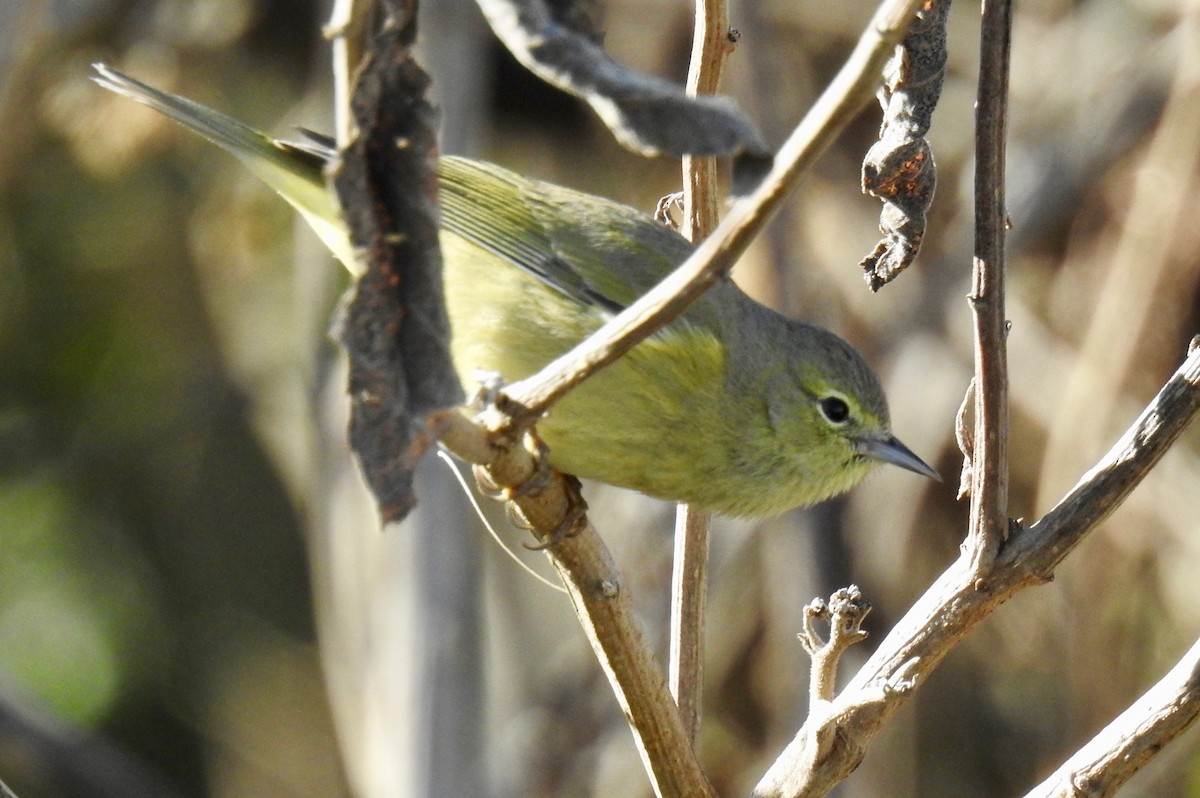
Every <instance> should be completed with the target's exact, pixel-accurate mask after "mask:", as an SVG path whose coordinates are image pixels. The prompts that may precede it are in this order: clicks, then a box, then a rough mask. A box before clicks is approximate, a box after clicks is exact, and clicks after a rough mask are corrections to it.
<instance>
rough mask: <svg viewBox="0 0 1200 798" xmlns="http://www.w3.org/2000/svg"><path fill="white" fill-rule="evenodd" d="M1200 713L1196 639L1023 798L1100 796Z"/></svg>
mask: <svg viewBox="0 0 1200 798" xmlns="http://www.w3.org/2000/svg"><path fill="white" fill-rule="evenodd" d="M1197 715H1200V640H1197V641H1196V642H1195V643H1194V644H1192V647H1191V649H1190V650H1188V652H1187V654H1185V655H1184V656H1183V658H1182V659H1180V660H1179V662H1178V663H1177V664H1176V665H1175V667H1174V668H1172V669H1171V670H1170V672H1168V673H1167V675H1166V676H1164V677H1163V678H1162V679H1161V680H1159V682H1158V684H1156V685H1154V686H1153V687H1152V688H1150V689H1149V690H1148V691H1146V693H1145V694H1144V695H1143V696H1142V697H1141V698H1140V699H1138V701H1137V702H1136V703H1134V704H1133V705H1132V706H1130V707H1129V709H1127V710H1125V711H1124V712H1122V713H1121V714H1120V715H1119V716H1118V717H1117V718H1116V719H1115V720H1114V721H1113V722H1112V723H1110V724H1108V726H1106V727H1105V728H1104V729H1103V730H1101V732H1100V733H1099V734H1097V735H1096V736H1095V737H1093V738H1092V739H1091V741H1090V742H1088V744H1087V745H1085V746H1084V747H1083V748H1081V749H1079V751H1078V752H1076V753H1075V755H1074V756H1072V757H1071V758H1070V759H1068V760H1067V761H1066V762H1064V763H1063V765H1062V767H1060V768H1059V769H1058V770H1056V771H1054V773H1053V774H1051V776H1050V777H1049V778H1048V779H1046V780H1045V781H1043V782H1042V783H1041V784H1039V785H1038V786H1037V787H1034V788H1033V789H1032V790H1030V791H1029V792H1028V793H1027V794H1026V796H1025V798H1060V797H1061V798H1073V796H1078V795H1086V796H1088V798H1104V797H1105V796H1109V795H1112V794H1114V793H1115V792H1116V791H1117V788H1118V787H1120V786H1121V785H1122V784H1124V783H1125V782H1126V781H1127V780H1128V779H1129V777H1130V776H1132V775H1133V774H1134V773H1136V772H1137V771H1138V770H1139V769H1140V768H1141V767H1142V766H1143V765H1145V764H1146V762H1147V761H1148V760H1149V759H1150V758H1151V757H1152V756H1154V755H1155V754H1156V753H1158V752H1159V751H1160V750H1162V748H1163V746H1165V745H1166V744H1167V743H1169V742H1170V741H1171V740H1173V739H1175V738H1176V737H1178V736H1179V735H1180V734H1182V733H1183V732H1185V731H1186V730H1187V729H1188V727H1189V726H1191V725H1192V723H1193V722H1195V720H1196V716H1197Z"/></svg>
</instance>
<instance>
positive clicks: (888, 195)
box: [860, 0, 950, 291]
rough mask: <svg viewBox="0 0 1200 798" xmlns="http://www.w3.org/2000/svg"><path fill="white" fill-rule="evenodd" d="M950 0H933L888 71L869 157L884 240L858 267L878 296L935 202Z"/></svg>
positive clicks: (865, 169)
mask: <svg viewBox="0 0 1200 798" xmlns="http://www.w3.org/2000/svg"><path fill="white" fill-rule="evenodd" d="M949 9H950V0H927V2H926V3H925V5H924V7H923V8H922V9H921V12H920V14H919V15H918V18H917V21H916V22H914V23H913V25H912V27H911V28H909V31H908V35H907V36H905V37H904V41H903V42H901V43H900V44H899V45H898V46H897V47H896V54H895V55H894V56H893V57H892V59H891V60H890V61H889V62H888V65H887V67H886V68H885V70H884V82H883V87H882V88H881V89H880V91H879V103H880V105H882V106H883V123H882V125H881V127H880V130H879V141H878V142H876V143H875V144H874V145H873V146H872V147H871V149H870V150H869V151H868V152H867V155H866V158H864V159H863V166H862V186H863V191H865V192H866V193H868V194H870V195H871V196H873V197H878V198H879V199H881V200H883V203H884V206H883V210H882V211H881V212H880V216H879V232H881V233H883V238H882V239H881V240H880V242H879V243H878V244H877V245H876V246H875V249H874V251H872V252H871V254H870V255H868V256H867V257H866V258H864V259H863V261H862V263H861V264H860V265H861V266H862V268H863V271H864V272H865V275H864V276H865V277H866V280H867V285H869V286H870V287H871V290H872V291H878V290H879V289H880V288H881V287H883V286H884V285H885V284H886V283H888V282H890V281H891V280H892V279H894V278H895V277H896V276H897V275H898V274H900V272H902V271H903V270H904V269H906V268H907V267H908V266H909V264H911V263H912V262H913V260H914V259H915V258H916V257H917V253H918V252H920V250H921V241H922V240H923V239H924V237H925V214H926V212H927V211H928V210H929V206H930V204H931V203H932V202H933V192H934V189H935V188H936V186H937V168H936V166H935V165H934V161H933V151H932V150H931V149H930V148H929V143H928V142H927V141H926V140H925V133H926V132H928V130H929V122H930V118H931V117H932V115H933V111H934V109H935V108H937V103H938V99H939V98H940V97H941V93H942V81H943V78H944V77H945V74H946V14H947V12H948V11H949Z"/></svg>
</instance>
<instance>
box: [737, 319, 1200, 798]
mask: <svg viewBox="0 0 1200 798" xmlns="http://www.w3.org/2000/svg"><path fill="white" fill-rule="evenodd" d="M1198 410H1200V344H1197V342H1195V341H1194V342H1193V345H1192V347H1191V348H1190V349H1189V352H1188V356H1187V358H1186V359H1185V360H1184V362H1183V364H1182V365H1181V366H1180V367H1179V369H1178V370H1177V371H1176V372H1175V374H1174V375H1173V376H1172V377H1171V379H1170V380H1169V381H1168V382H1167V383H1166V385H1164V386H1163V388H1162V390H1161V391H1159V393H1158V395H1157V396H1156V397H1155V398H1154V400H1153V401H1152V402H1151V403H1150V404H1149V405H1148V406H1147V407H1146V409H1145V410H1144V411H1143V412H1142V414H1141V415H1140V416H1139V417H1138V419H1137V420H1136V421H1135V422H1134V424H1133V425H1132V426H1131V427H1130V428H1129V430H1128V431H1127V432H1126V433H1125V435H1124V436H1122V437H1121V439H1120V440H1119V441H1118V442H1117V443H1116V445H1115V446H1114V447H1113V448H1112V450H1111V451H1109V453H1108V454H1107V455H1106V456H1105V457H1104V458H1103V459H1102V460H1101V461H1100V462H1099V463H1098V464H1097V465H1096V467H1095V468H1093V469H1092V470H1091V471H1089V472H1088V473H1087V474H1086V475H1084V478H1083V479H1082V480H1081V481H1080V483H1079V484H1078V485H1077V486H1076V487H1075V488H1074V489H1072V490H1071V492H1070V493H1068V494H1067V496H1065V497H1064V498H1063V499H1062V501H1060V502H1059V504H1058V505H1057V506H1056V507H1055V508H1054V509H1052V510H1051V511H1050V512H1049V513H1047V514H1046V515H1045V516H1044V517H1042V518H1041V519H1039V520H1038V521H1037V523H1035V524H1033V525H1032V526H1031V527H1029V528H1027V529H1016V530H1014V532H1013V535H1012V536H1011V537H1010V539H1009V540H1008V541H1007V543H1005V544H1004V545H1003V547H1002V548H1001V550H1000V553H999V556H998V557H997V559H996V562H995V567H994V568H993V569H992V571H991V572H990V573H989V574H988V576H987V578H986V579H982V580H981V579H979V578H978V576H977V574H976V572H975V570H974V567H973V564H972V562H971V557H970V552H964V553H963V556H962V557H960V558H959V559H958V560H957V561H956V562H954V563H953V564H952V565H951V566H950V567H949V568H948V569H947V570H946V571H945V572H944V573H943V574H942V575H941V577H939V578H938V580H937V581H936V582H935V583H934V584H933V585H932V586H931V587H930V588H929V589H928V590H927V591H926V592H925V595H924V596H922V597H921V598H920V600H918V602H917V603H916V604H915V605H914V606H913V608H912V609H911V610H909V611H908V613H907V614H906V615H905V616H904V617H903V618H902V619H901V620H900V622H899V623H898V624H897V625H896V626H895V627H894V628H893V629H892V631H891V633H889V634H888V636H887V637H886V638H885V639H884V641H883V642H882V643H881V644H880V646H879V648H878V649H877V650H876V652H875V653H874V654H873V655H872V656H871V659H870V660H869V661H868V662H867V663H866V664H865V665H864V666H863V667H862V669H861V670H859V672H858V674H856V675H855V677H854V679H853V680H852V681H851V682H850V684H849V685H847V687H846V688H845V690H843V692H842V693H841V695H839V696H838V697H837V698H836V699H835V700H834V701H833V702H832V703H831V704H830V705H829V706H828V707H826V708H823V709H822V711H821V712H819V713H814V715H813V716H811V717H810V718H809V719H808V720H807V721H806V722H805V724H804V726H803V727H802V728H801V730H800V732H799V733H798V734H797V736H796V738H795V740H793V742H792V744H791V745H789V746H788V748H787V749H786V750H785V751H784V752H783V754H782V755H781V756H780V758H779V759H778V760H777V761H776V763H775V764H774V765H773V766H772V768H771V770H770V771H769V773H768V774H767V777H765V778H764V779H763V781H762V782H761V783H760V785H759V788H758V789H757V790H756V792H755V796H759V797H760V798H761V797H765V796H800V795H806V796H807V795H823V794H824V793H825V792H827V791H828V790H829V789H830V788H831V787H832V786H833V785H834V784H836V783H837V782H838V781H840V780H841V779H843V778H845V777H846V776H847V775H848V774H849V773H850V772H851V771H853V770H854V768H855V767H857V766H858V763H859V762H860V761H861V759H862V756H863V755H864V753H865V751H866V747H867V745H868V744H869V743H870V740H871V739H872V738H873V737H874V735H875V733H876V732H877V731H878V730H879V728H880V727H881V725H882V724H883V722H884V721H885V720H886V719H887V718H888V717H889V716H890V715H891V714H892V713H893V712H895V710H896V709H897V708H898V707H899V705H900V704H901V703H902V700H903V698H904V697H905V696H906V695H907V694H908V692H909V690H908V688H909V687H911V686H912V685H913V684H914V683H919V682H920V681H921V680H923V679H924V678H925V677H926V676H928V675H929V674H930V673H931V672H932V671H933V669H934V668H935V667H937V665H938V664H939V663H940V662H941V661H942V659H943V658H944V657H945V656H946V654H948V653H949V652H950V650H951V649H952V648H953V647H954V645H955V643H957V642H958V641H959V640H960V639H962V638H963V637H965V636H966V635H967V634H968V633H969V632H970V631H971V630H973V629H974V628H975V627H976V626H978V625H979V623H980V622H981V621H983V619H984V618H986V617H987V616H988V615H989V614H990V613H991V612H992V611H993V610H995V609H996V608H997V607H998V606H1000V605H1001V604H1002V603H1004V602H1005V601H1006V600H1007V599H1008V598H1009V597H1010V596H1012V595H1013V594H1014V593H1016V592H1017V591H1018V590H1021V589H1022V588H1025V587H1029V586H1031V585H1036V584H1043V583H1044V582H1045V581H1046V580H1048V579H1049V578H1050V576H1051V575H1052V574H1053V570H1054V567H1055V566H1057V564H1058V563H1059V562H1061V561H1062V559H1063V558H1064V557H1065V556H1066V555H1067V554H1068V553H1069V552H1070V551H1071V550H1072V549H1073V548H1074V547H1075V546H1076V545H1077V544H1078V543H1079V542H1080V541H1081V540H1082V539H1083V537H1084V535H1086V534H1087V533H1088V532H1090V531H1091V530H1092V529H1094V528H1095V527H1096V525H1097V524H1099V523H1100V522H1101V521H1103V520H1104V519H1105V518H1107V517H1108V516H1109V514H1110V513H1111V512H1112V511H1113V510H1115V509H1116V508H1117V507H1118V506H1119V505H1120V503H1121V502H1122V501H1123V500H1124V499H1125V498H1126V497H1127V496H1128V495H1129V494H1130V493H1131V492H1132V490H1133V489H1134V488H1135V487H1136V486H1137V485H1138V484H1139V483H1140V482H1141V481H1142V479H1143V478H1145V476H1146V475H1147V474H1148V473H1149V472H1150V470H1151V469H1152V468H1153V467H1154V465H1155V464H1156V463H1157V462H1158V460H1159V459H1160V458H1161V457H1162V455H1163V454H1164V453H1165V452H1166V451H1167V449H1169V448H1170V446H1171V444H1173V443H1174V442H1175V441H1176V440H1177V439H1178V438H1179V436H1180V435H1181V434H1182V433H1183V430H1184V429H1185V428H1186V427H1187V425H1188V424H1189V423H1190V422H1191V420H1192V419H1193V418H1194V417H1195V415H1196V413H1197V411H1198ZM814 741H818V742H822V744H821V745H819V746H817V748H815V749H814V747H813V746H814V744H815V743H814ZM814 750H818V751H819V752H820V756H819V757H817V758H816V759H814V758H813V751H814Z"/></svg>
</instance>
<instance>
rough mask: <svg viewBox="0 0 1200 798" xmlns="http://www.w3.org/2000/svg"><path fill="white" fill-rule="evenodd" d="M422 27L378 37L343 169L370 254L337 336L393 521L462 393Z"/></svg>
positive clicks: (356, 427) (360, 430)
mask: <svg viewBox="0 0 1200 798" xmlns="http://www.w3.org/2000/svg"><path fill="white" fill-rule="evenodd" d="M413 34H414V31H413V25H412V24H408V25H395V24H393V25H389V26H388V27H387V29H386V30H385V32H384V33H382V34H380V35H378V36H377V37H375V38H374V40H373V41H372V43H371V51H370V52H369V53H368V54H367V55H366V57H365V59H364V65H363V68H362V70H361V71H360V74H359V77H358V82H357V85H356V86H355V90H354V96H353V99H352V102H351V109H352V112H353V115H354V120H355V125H356V127H357V130H358V135H357V137H356V138H355V139H354V141H352V142H351V143H350V145H349V146H348V147H347V148H346V149H345V150H344V151H343V152H342V153H340V159H339V164H338V166H337V168H336V170H335V172H334V178H333V180H334V187H335V189H336V190H337V193H338V197H339V199H340V201H341V205H342V209H343V213H344V215H345V219H346V223H347V224H348V226H349V228H350V231H351V238H352V240H353V242H354V244H355V246H356V247H357V248H359V250H360V251H361V252H363V253H365V255H364V256H363V260H364V266H365V271H364V273H363V274H362V276H361V277H359V279H358V281H357V282H356V284H355V285H354V287H353V288H352V289H351V293H350V296H349V297H348V300H347V301H346V303H345V305H344V308H343V315H342V319H341V324H340V330H339V333H338V334H339V339H340V341H341V343H342V344H343V345H344V346H345V347H346V351H347V353H348V355H349V360H350V381H349V391H350V399H351V411H350V446H351V448H352V449H353V450H354V453H355V454H356V455H357V457H358V461H359V464H360V466H361V468H362V471H363V474H364V476H365V477H366V480H367V484H368V485H369V486H370V488H371V491H372V492H373V493H374V495H375V498H376V500H377V501H378V503H379V513H380V516H381V517H382V518H383V520H384V521H385V522H392V521H398V520H400V519H401V518H403V517H404V516H405V515H406V514H407V513H408V511H409V510H410V509H411V508H412V506H413V505H414V504H415V501H416V499H415V496H414V495H413V487H412V480H413V469H414V467H415V465H416V462H417V460H418V459H419V457H420V456H421V454H422V453H423V452H424V451H425V450H426V449H427V448H428V447H429V446H430V445H431V444H432V443H433V438H432V436H431V434H430V432H429V428H428V425H427V424H426V419H427V417H428V414H429V413H431V412H433V411H436V410H441V409H445V408H448V407H453V406H455V405H458V404H460V403H461V401H462V388H461V387H460V385H459V383H458V378H457V376H456V375H455V373H454V369H453V367H452V365H451V361H450V355H449V335H450V333H449V330H450V325H449V321H448V318H447V315H446V309H445V302H444V300H443V295H442V275H441V254H440V250H439V249H438V219H437V212H436V205H435V200H436V197H435V192H436V185H437V184H436V179H435V177H434V174H435V168H436V157H437V143H436V138H435V133H434V131H435V129H436V121H437V119H436V113H435V112H434V110H433V108H432V106H431V105H430V104H429V102H428V101H427V99H426V97H425V92H426V89H427V87H428V85H429V78H428V76H427V75H426V74H425V72H424V71H423V70H422V69H421V68H420V66H419V65H418V64H417V63H416V62H415V61H414V60H413V58H412V55H411V52H410V49H409V48H410V47H411V45H412V41H413Z"/></svg>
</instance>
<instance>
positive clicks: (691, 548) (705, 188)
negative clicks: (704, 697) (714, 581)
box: [668, 0, 730, 741]
mask: <svg viewBox="0 0 1200 798" xmlns="http://www.w3.org/2000/svg"><path fill="white" fill-rule="evenodd" d="M728 16H729V13H728V8H727V6H726V0H696V26H695V32H694V34H693V37H692V60H691V64H690V66H689V68H688V81H687V90H688V93H689V94H713V93H715V92H716V91H717V88H718V86H719V85H720V83H721V73H722V72H723V71H724V69H725V59H726V57H727V56H728V55H729V51H730V44H729V38H728V37H729V21H728ZM718 221H719V218H718V205H717V162H716V159H715V158H708V157H692V156H684V158H683V234H684V235H685V236H687V237H688V238H689V239H691V240H692V241H700V240H701V239H703V238H705V237H706V236H707V235H708V234H709V233H711V232H712V231H713V229H714V228H715V227H716V226H717V222H718ZM711 526H712V514H711V513H707V512H704V511H702V510H697V509H696V508H694V507H689V506H688V505H680V506H679V508H678V511H677V515H676V519H675V558H674V573H673V575H672V579H671V652H670V663H669V668H668V681H669V683H670V687H671V695H673V696H674V697H675V703H676V704H678V705H679V714H680V716H681V717H682V718H683V725H684V728H685V729H686V730H687V732H688V735H689V736H690V737H691V739H692V740H693V741H695V739H696V734H697V733H698V732H699V730H700V703H701V692H702V688H703V681H704V608H705V604H706V601H707V593H708V534H709V530H710V528H711Z"/></svg>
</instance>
